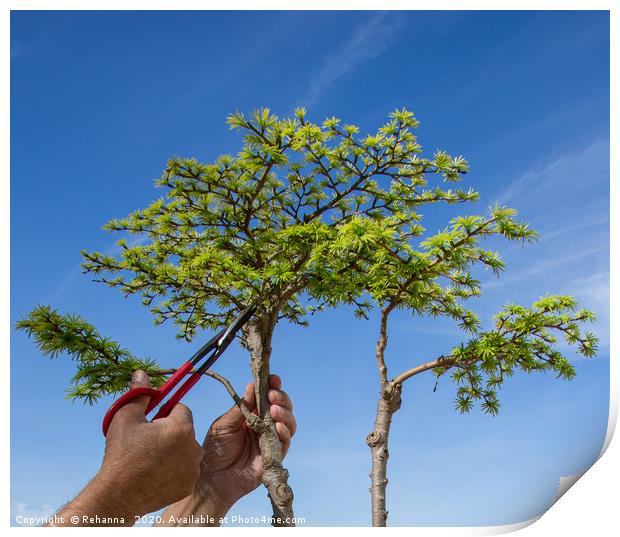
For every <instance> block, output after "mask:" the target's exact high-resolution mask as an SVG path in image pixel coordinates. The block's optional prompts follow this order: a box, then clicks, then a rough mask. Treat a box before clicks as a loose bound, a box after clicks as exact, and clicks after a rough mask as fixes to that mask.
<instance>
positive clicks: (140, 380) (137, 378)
mask: <svg viewBox="0 0 620 537" xmlns="http://www.w3.org/2000/svg"><path fill="white" fill-rule="evenodd" d="M148 381H149V376H148V375H147V374H146V373H145V372H144V371H141V370H138V371H134V372H133V373H132V374H131V382H133V383H134V384H144V383H145V382H148Z"/></svg>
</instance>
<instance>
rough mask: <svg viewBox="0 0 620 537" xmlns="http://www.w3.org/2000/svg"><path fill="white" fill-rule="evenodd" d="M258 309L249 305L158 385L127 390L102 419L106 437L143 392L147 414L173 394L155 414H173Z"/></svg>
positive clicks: (157, 415)
mask: <svg viewBox="0 0 620 537" xmlns="http://www.w3.org/2000/svg"><path fill="white" fill-rule="evenodd" d="M255 312H256V306H255V305H252V306H248V307H247V308H245V309H244V310H243V311H242V312H241V313H240V314H239V316H238V317H237V318H236V319H235V320H234V321H233V322H232V323H231V324H229V325H228V326H227V327H226V328H224V329H222V330H221V331H220V332H219V333H218V334H216V335H215V336H214V337H213V338H212V339H211V340H210V341H209V342H207V343H206V344H204V345H203V346H202V347H201V348H200V349H198V351H197V352H196V354H194V356H192V357H191V358H190V359H189V360H188V361H187V362H185V363H184V364H183V365H182V366H181V367H179V369H177V370H176V371H175V373H174V374H173V375H172V376H171V377H170V378H169V379H168V380H167V381H166V382H165V383H164V384H162V385H161V386H160V387H159V388H146V387H138V388H132V389H131V390H129V391H128V392H126V393H124V394H123V395H122V396H121V397H120V398H119V399H117V400H116V401H115V402H114V403H113V404H112V406H111V407H110V408H109V409H108V411H107V412H106V415H105V417H104V418H103V436H106V435H107V433H108V428H109V427H110V423H112V419H113V418H114V416H115V414H116V413H117V412H118V411H119V410H120V409H121V408H123V406H125V405H126V404H127V403H129V401H132V400H133V399H135V398H136V397H140V396H143V395H148V396H150V398H151V400H150V401H149V404H148V406H147V407H146V410H145V411H144V415H145V416H148V415H149V414H150V413H151V412H152V411H153V410H155V409H156V408H157V407H158V406H159V405H160V404H161V403H162V402H163V401H164V399H166V397H167V396H168V395H170V394H171V393H172V395H171V396H170V398H168V400H167V401H166V402H164V404H163V405H161V406H160V407H159V410H158V412H157V414H155V416H154V417H153V419H154V420H156V419H159V418H165V417H166V416H168V415H169V414H170V412H171V411H172V409H173V408H174V405H176V404H177V403H178V402H179V401H180V400H181V399H182V398H183V397H184V396H185V395H186V394H187V392H189V391H190V390H191V389H192V388H193V387H194V385H195V384H196V383H197V382H198V381H199V380H200V378H201V377H202V375H203V373H204V372H205V371H207V370H208V369H209V368H210V367H211V366H212V365H213V364H214V363H215V361H216V360H217V359H218V358H219V357H220V356H221V355H222V354H223V352H224V351H225V350H226V349H227V348H228V346H229V345H230V344H231V343H232V341H233V339H235V335H236V334H237V332H239V330H240V329H241V328H242V327H243V326H244V325H245V324H246V323H247V322H248V321H249V320H250V319H251V318H252V315H254V313H255ZM207 355H209V356H208V358H207V359H206V361H205V362H204V363H203V364H201V365H199V364H200V362H201V361H202V360H203V359H204V358H205V357H207ZM188 375H189V378H188V379H187V380H185V381H184V382H183V383H182V384H181V385H180V386H179V387H178V388H177V389H176V391H174V392H173V390H174V388H175V387H177V385H179V383H180V382H181V380H183V379H184V378H185V377H186V376H188Z"/></svg>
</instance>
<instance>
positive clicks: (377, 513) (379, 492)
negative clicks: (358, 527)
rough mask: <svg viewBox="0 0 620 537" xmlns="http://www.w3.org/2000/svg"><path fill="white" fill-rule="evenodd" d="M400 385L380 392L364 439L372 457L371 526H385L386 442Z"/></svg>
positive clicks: (391, 385) (397, 401) (398, 403)
mask: <svg viewBox="0 0 620 537" xmlns="http://www.w3.org/2000/svg"><path fill="white" fill-rule="evenodd" d="M400 394H401V385H400V384H396V385H394V384H391V383H389V384H388V385H387V386H386V387H385V388H383V389H382V390H381V396H380V397H379V401H378V403H377V415H376V417H375V428H374V430H373V431H372V432H371V433H370V434H369V435H368V436H367V437H366V443H367V444H368V447H370V453H371V456H372V469H371V471H370V489H369V491H370V496H371V502H372V525H373V526H375V527H376V526H381V527H384V526H385V525H386V521H387V516H388V511H387V507H386V498H385V493H386V488H387V483H388V480H387V462H388V457H389V452H388V440H389V435H390V425H391V424H392V416H393V415H394V412H396V411H397V410H398V409H399V408H400V404H401V398H400Z"/></svg>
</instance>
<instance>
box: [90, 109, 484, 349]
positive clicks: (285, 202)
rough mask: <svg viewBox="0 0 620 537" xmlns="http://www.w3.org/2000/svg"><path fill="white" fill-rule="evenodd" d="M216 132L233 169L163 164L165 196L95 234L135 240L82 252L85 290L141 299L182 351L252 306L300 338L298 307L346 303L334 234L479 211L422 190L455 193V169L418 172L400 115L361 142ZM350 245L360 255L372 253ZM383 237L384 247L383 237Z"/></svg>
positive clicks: (334, 135) (349, 129)
mask: <svg viewBox="0 0 620 537" xmlns="http://www.w3.org/2000/svg"><path fill="white" fill-rule="evenodd" d="M228 124H229V125H230V127H231V128H233V129H237V130H239V131H241V133H242V135H243V147H242V149H241V151H240V152H239V153H238V154H237V155H236V156H232V155H224V156H221V157H220V158H218V159H217V160H216V161H215V162H214V163H210V164H203V163H200V162H198V161H197V160H195V159H186V158H173V159H171V160H170V161H169V162H168V165H167V168H166V170H165V172H164V174H163V176H162V178H161V179H160V180H159V181H158V185H159V186H160V187H163V188H165V189H166V190H167V194H166V196H165V197H164V198H161V199H158V200H157V201H155V202H154V203H153V204H151V206H150V207H147V208H146V209H142V210H138V211H135V212H134V213H132V214H130V215H129V216H128V217H126V218H121V219H114V220H112V221H110V222H108V224H106V226H105V229H106V230H109V231H116V232H127V233H129V234H132V235H136V236H139V237H140V240H139V243H138V244H136V245H134V246H128V244H127V242H124V241H121V242H119V244H120V246H121V248H122V251H121V254H120V256H117V257H116V256H110V255H104V254H101V253H97V252H86V251H85V252H83V254H84V257H85V262H84V265H83V266H84V268H85V269H86V271H87V272H90V273H92V274H95V275H96V276H97V281H101V282H105V283H107V284H108V285H110V286H112V287H116V288H119V289H120V290H121V291H122V292H123V293H124V294H125V295H131V294H139V295H141V296H142V298H143V302H144V305H145V306H147V307H148V308H149V310H150V311H151V313H152V314H153V315H154V316H155V322H156V323H157V324H159V323H163V322H165V321H167V320H172V322H174V323H176V324H177V325H178V326H179V334H178V335H179V337H182V338H185V339H187V340H190V339H191V338H192V337H194V335H195V333H196V329H198V328H209V329H212V328H217V327H219V326H222V325H223V324H226V323H227V322H229V321H230V319H231V317H232V315H233V314H234V313H235V312H236V311H238V310H239V309H240V308H242V307H243V306H244V305H246V304H248V303H250V302H257V303H259V304H260V308H261V311H262V312H263V313H265V314H266V315H274V316H276V315H277V316H279V317H283V318H286V319H287V320H289V321H291V322H294V323H299V324H305V323H306V322H307V320H306V313H307V312H308V311H313V308H315V306H305V307H302V306H301V304H300V302H299V300H298V296H299V294H300V293H303V292H308V293H309V294H310V295H311V296H312V297H315V298H318V299H319V301H321V300H325V301H326V303H327V302H329V303H330V304H337V303H339V301H342V300H344V301H349V302H350V301H355V300H356V298H355V295H356V294H358V293H357V291H355V290H353V289H351V287H350V284H351V282H350V281H348V280H347V279H346V278H345V279H344V280H342V278H341V276H342V274H344V273H345V272H347V267H346V266H345V265H343V263H342V260H341V259H339V258H338V254H337V248H335V247H334V246H333V244H334V241H339V240H340V239H339V238H338V235H339V230H340V229H341V228H342V229H343V233H347V232H348V231H347V230H348V227H347V226H348V225H355V223H356V222H360V221H361V219H367V220H369V221H375V220H376V221H382V220H383V219H385V218H388V219H389V225H390V226H391V227H392V228H397V227H402V226H405V227H408V230H407V231H408V232H409V233H410V234H412V235H414V234H417V233H419V229H418V228H417V227H416V226H415V225H412V224H414V223H415V220H416V219H417V218H418V216H417V215H416V213H415V209H416V207H418V206H420V205H422V204H425V203H434V202H439V201H444V202H448V203H456V202H461V201H466V200H471V199H475V198H476V197H477V194H475V193H474V192H472V191H462V190H452V189H447V190H443V189H442V188H440V187H439V186H435V187H433V188H426V185H427V182H428V179H427V175H428V174H434V175H436V176H438V178H440V179H443V180H446V181H454V180H456V179H458V176H459V174H461V173H465V172H466V171H467V163H466V161H465V160H464V159H463V158H462V157H456V158H452V157H450V156H449V155H448V154H447V153H445V152H437V153H436V154H435V156H434V158H432V159H426V158H422V157H421V156H420V151H421V148H420V146H419V144H418V143H417V141H416V138H415V136H414V135H413V133H412V129H415V128H416V127H417V126H418V122H417V120H416V119H415V117H414V116H413V114H412V113H411V112H409V111H407V110H397V111H395V112H393V113H392V114H390V117H389V119H388V122H387V123H386V124H385V125H383V126H382V127H381V128H380V129H379V130H378V131H377V132H376V133H375V134H371V135H366V136H358V135H357V133H358V131H359V129H358V128H357V127H356V126H353V125H343V126H341V121H340V119H338V118H335V117H332V118H328V119H326V120H325V121H324V122H323V123H322V124H321V125H319V124H315V123H312V122H311V121H309V120H308V119H307V116H306V111H305V110H302V109H298V110H296V111H295V115H294V117H292V118H286V119H279V118H278V117H277V116H275V115H274V114H272V113H271V112H270V111H269V110H268V109H266V108H263V109H260V110H256V111H254V112H253V113H252V114H250V116H249V117H246V116H245V115H244V114H243V113H240V112H237V113H235V114H233V115H231V116H230V117H229V118H228ZM382 225H383V224H382ZM360 233H361V234H360V235H359V240H360V241H366V242H367V243H369V244H370V243H371V242H372V241H377V240H382V238H381V237H379V236H376V237H367V236H366V235H365V234H364V233H363V232H362V230H360ZM381 233H383V234H384V235H385V238H386V240H387V239H388V236H389V235H390V233H393V231H389V230H383V231H381ZM341 281H342V285H341V283H340V282H341ZM259 313H260V312H259Z"/></svg>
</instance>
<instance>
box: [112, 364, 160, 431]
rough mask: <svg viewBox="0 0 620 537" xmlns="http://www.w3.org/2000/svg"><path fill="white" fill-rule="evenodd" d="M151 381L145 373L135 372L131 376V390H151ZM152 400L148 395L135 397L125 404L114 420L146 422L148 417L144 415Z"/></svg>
mask: <svg viewBox="0 0 620 537" xmlns="http://www.w3.org/2000/svg"><path fill="white" fill-rule="evenodd" d="M150 387H151V379H150V377H149V376H148V375H147V374H146V373H145V372H144V371H140V370H138V371H134V372H133V373H132V374H131V388H132V389H133V388H150ZM150 400H151V398H150V397H149V396H148V395H140V396H138V397H134V398H133V399H132V400H131V401H129V402H128V403H125V405H123V407H122V408H121V409H120V410H119V411H118V412H117V413H116V416H115V417H114V419H117V418H120V419H122V420H127V421H134V422H145V421H146V417H145V416H144V413H145V411H146V407H147V406H148V404H149V401H150Z"/></svg>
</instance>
